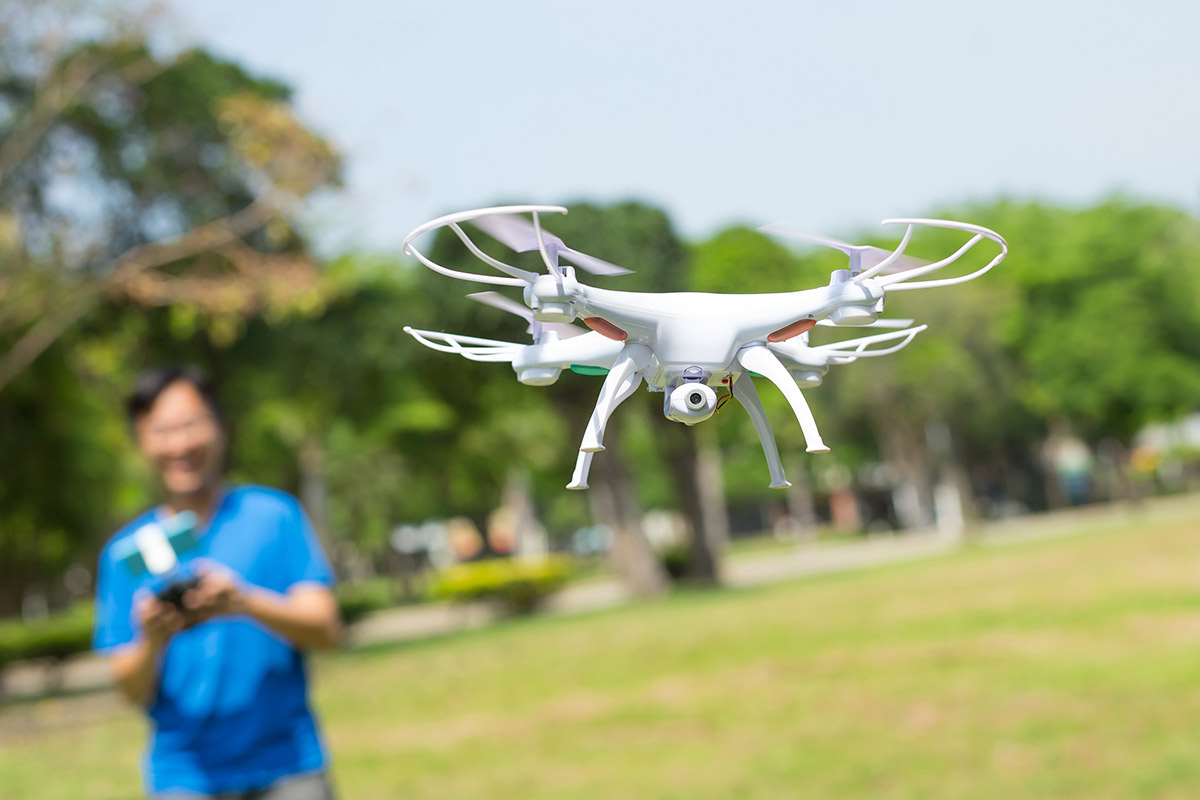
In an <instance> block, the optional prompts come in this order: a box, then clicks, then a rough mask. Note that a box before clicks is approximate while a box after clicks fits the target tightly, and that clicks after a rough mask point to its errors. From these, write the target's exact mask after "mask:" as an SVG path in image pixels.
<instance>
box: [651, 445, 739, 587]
mask: <svg viewBox="0 0 1200 800" xmlns="http://www.w3.org/2000/svg"><path fill="white" fill-rule="evenodd" d="M669 430H670V432H669V433H668V434H666V435H665V436H664V439H665V443H666V445H667V458H668V463H669V464H670V469H671V477H672V478H673V481H674V484H675V491H676V493H677V496H678V499H679V506H680V511H682V512H683V514H684V516H686V517H687V519H688V522H689V527H690V528H691V542H690V547H689V548H688V564H687V573H686V574H687V577H688V579H689V580H691V581H693V582H695V583H698V584H702V585H713V586H715V585H717V584H719V583H720V582H721V554H722V553H723V552H724V550H725V544H726V542H728V541H729V512H728V509H727V507H726V504H725V484H724V481H723V480H722V477H721V451H720V449H719V448H718V446H717V441H716V432H715V431H714V430H712V429H711V428H703V427H699V426H697V427H694V428H688V427H686V426H683V425H676V426H674V427H672V428H670V429H669Z"/></svg>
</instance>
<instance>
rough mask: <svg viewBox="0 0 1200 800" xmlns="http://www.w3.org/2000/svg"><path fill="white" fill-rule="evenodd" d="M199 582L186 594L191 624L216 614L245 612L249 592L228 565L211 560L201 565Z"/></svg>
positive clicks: (225, 614) (184, 596) (187, 616)
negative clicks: (247, 592)
mask: <svg viewBox="0 0 1200 800" xmlns="http://www.w3.org/2000/svg"><path fill="white" fill-rule="evenodd" d="M197 571H198V572H199V573H200V583H199V585H198V586H196V588H194V589H191V590H189V591H188V592H186V593H185V594H184V595H183V609H184V616H185V618H186V622H187V624H188V625H195V624H197V623H200V622H204V621H205V620H209V619H212V618H213V617H220V616H227V615H231V614H244V613H246V594H245V592H244V591H243V589H242V585H241V581H240V579H239V578H238V577H237V576H236V575H234V573H233V572H232V571H231V570H229V569H228V568H227V567H224V566H222V565H220V564H215V563H212V562H206V563H203V564H201V565H199V566H198V569H197Z"/></svg>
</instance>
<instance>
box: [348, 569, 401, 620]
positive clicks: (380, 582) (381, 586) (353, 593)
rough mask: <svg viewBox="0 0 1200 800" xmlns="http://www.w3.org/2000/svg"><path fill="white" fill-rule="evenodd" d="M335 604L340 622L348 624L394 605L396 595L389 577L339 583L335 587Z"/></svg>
mask: <svg viewBox="0 0 1200 800" xmlns="http://www.w3.org/2000/svg"><path fill="white" fill-rule="evenodd" d="M337 604H338V609H339V610H340V611H341V613H342V622H344V623H346V624H347V625H350V624H353V623H355V622H357V621H358V620H360V619H362V618H363V617H365V616H367V615H368V614H371V613H374V612H376V611H383V610H385V609H388V608H393V607H395V606H396V595H395V591H394V590H393V587H392V585H391V579H390V578H376V579H374V580H369V581H359V582H356V583H341V584H338V587H337Z"/></svg>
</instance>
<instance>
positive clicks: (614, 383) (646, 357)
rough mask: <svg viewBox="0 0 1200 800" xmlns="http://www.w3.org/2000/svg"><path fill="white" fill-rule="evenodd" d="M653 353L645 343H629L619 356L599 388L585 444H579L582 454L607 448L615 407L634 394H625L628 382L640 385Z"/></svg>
mask: <svg viewBox="0 0 1200 800" xmlns="http://www.w3.org/2000/svg"><path fill="white" fill-rule="evenodd" d="M652 356H653V351H652V350H651V349H650V348H649V347H647V346H646V345H644V344H640V343H637V342H631V343H629V344H626V345H625V347H624V348H622V350H621V354H620V355H619V356H617V360H616V362H615V363H614V364H613V367H612V369H611V370H610V371H609V373H608V375H607V376H605V378H604V386H603V387H601V389H600V397H599V399H597V400H596V409H595V410H594V411H593V412H592V418H591V419H590V420H588V426H587V430H586V431H585V432H584V434H583V442H582V443H581V444H580V445H579V449H580V450H581V451H582V452H585V453H588V452H593V453H594V452H597V451H600V450H603V449H604V444H603V442H604V428H605V427H606V426H607V425H608V419H609V417H611V416H612V413H613V411H614V410H616V407H617V406H618V405H620V404H621V401H622V400H624V399H625V398H626V397H628V396H629V394H630V393H631V392H632V389H631V390H629V391H627V392H624V393H623V389H624V385H625V382H626V381H635V383H634V386H635V387H636V386H637V384H638V383H640V382H641V380H642V376H641V374H640V373H641V371H642V370H643V369H645V368H646V365H647V364H649V363H650V359H651V357H652Z"/></svg>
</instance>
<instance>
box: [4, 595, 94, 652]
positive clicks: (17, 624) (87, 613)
mask: <svg viewBox="0 0 1200 800" xmlns="http://www.w3.org/2000/svg"><path fill="white" fill-rule="evenodd" d="M91 648H92V605H91V603H77V604H76V605H74V606H72V607H71V608H69V609H67V610H66V611H63V612H60V613H58V614H53V615H51V616H49V617H47V618H45V619H43V620H38V621H37V622H28V623H26V622H21V621H19V620H3V621H0V667H3V665H5V664H11V663H13V662H15V661H25V660H29V659H38V658H50V659H55V660H62V659H64V658H66V657H67V656H72V655H76V654H78V653H86V652H88V651H89V650H91Z"/></svg>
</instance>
